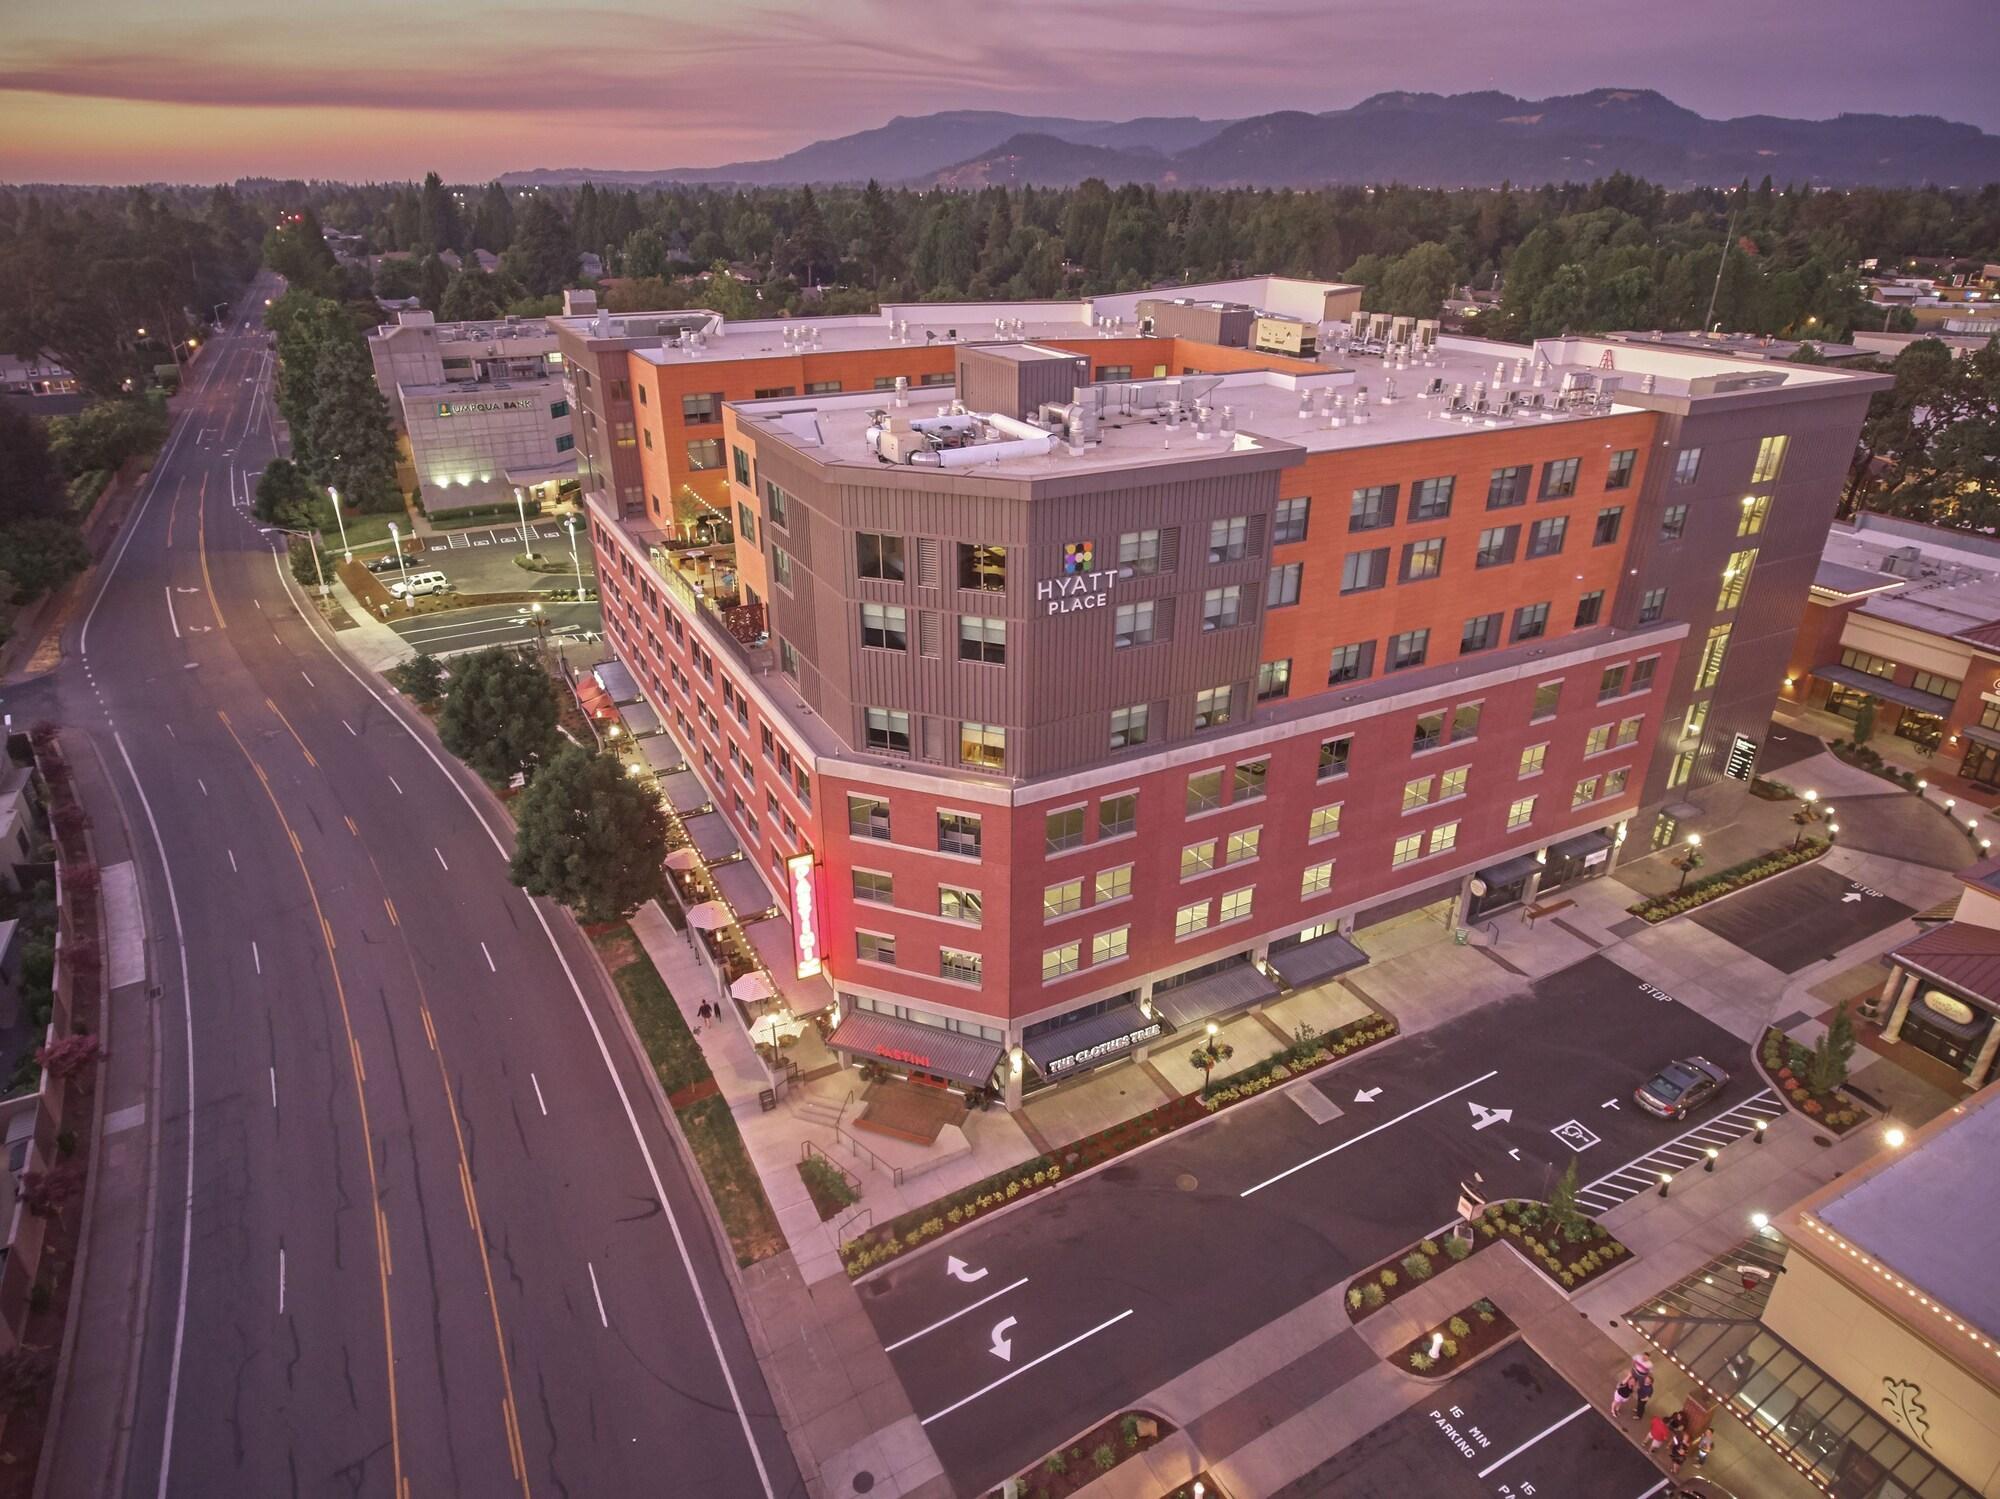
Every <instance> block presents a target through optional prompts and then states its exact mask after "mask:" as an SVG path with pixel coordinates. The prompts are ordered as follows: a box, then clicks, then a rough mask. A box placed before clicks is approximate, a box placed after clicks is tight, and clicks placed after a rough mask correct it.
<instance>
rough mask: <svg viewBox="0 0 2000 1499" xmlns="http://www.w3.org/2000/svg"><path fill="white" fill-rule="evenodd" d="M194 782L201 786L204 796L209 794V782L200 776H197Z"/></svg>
mask: <svg viewBox="0 0 2000 1499" xmlns="http://www.w3.org/2000/svg"><path fill="white" fill-rule="evenodd" d="M194 783H195V785H197V786H199V787H201V794H202V795H203V796H207V795H208V782H206V781H204V780H203V779H202V778H201V777H200V776H196V777H195V778H194Z"/></svg>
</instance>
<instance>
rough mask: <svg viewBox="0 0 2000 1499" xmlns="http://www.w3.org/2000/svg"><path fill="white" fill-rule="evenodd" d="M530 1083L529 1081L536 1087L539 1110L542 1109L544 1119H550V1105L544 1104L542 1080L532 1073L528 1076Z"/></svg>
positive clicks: (536, 1100)
mask: <svg viewBox="0 0 2000 1499" xmlns="http://www.w3.org/2000/svg"><path fill="white" fill-rule="evenodd" d="M528 1081H529V1082H531V1083H533V1084H534V1085H535V1106H536V1107H537V1108H539V1109H540V1110H541V1111H542V1117H543V1118H544V1119H546V1118H548V1117H549V1106H548V1104H547V1103H545V1102H543V1100H542V1084H541V1080H540V1079H539V1078H537V1077H536V1076H535V1074H534V1073H532V1072H531V1073H529V1074H528Z"/></svg>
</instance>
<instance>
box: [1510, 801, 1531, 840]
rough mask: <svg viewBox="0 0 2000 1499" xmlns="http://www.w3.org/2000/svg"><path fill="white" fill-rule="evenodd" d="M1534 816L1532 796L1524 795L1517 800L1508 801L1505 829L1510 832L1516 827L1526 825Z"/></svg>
mask: <svg viewBox="0 0 2000 1499" xmlns="http://www.w3.org/2000/svg"><path fill="white" fill-rule="evenodd" d="M1534 817H1535V799H1534V798H1533V797H1532V796H1524V797H1521V798H1520V799H1519V800H1518V801H1514V802H1510V803H1509V804H1508V806H1507V831H1508V832H1510V833H1511V832H1513V831H1514V829H1516V828H1524V827H1526V826H1527V825H1528V824H1529V823H1530V822H1532V821H1534Z"/></svg>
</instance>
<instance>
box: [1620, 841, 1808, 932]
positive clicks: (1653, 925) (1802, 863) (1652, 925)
mask: <svg viewBox="0 0 2000 1499" xmlns="http://www.w3.org/2000/svg"><path fill="white" fill-rule="evenodd" d="M1833 849H1834V845H1833V842H1832V840H1831V839H1827V840H1824V841H1820V848H1819V852H1818V853H1816V854H1814V855H1813V856H1812V857H1811V858H1810V859H1801V860H1799V862H1798V863H1796V864H1793V865H1791V866H1789V867H1788V868H1785V869H1780V870H1778V871H1777V872H1776V873H1775V874H1767V875H1765V876H1764V878H1763V879H1761V880H1752V881H1751V882H1750V883H1749V884H1747V885H1738V886H1737V887H1736V888H1735V889H1734V890H1725V891H1723V892H1722V894H1720V895H1718V896H1716V897H1715V898H1714V899H1713V900H1705V901H1703V902H1701V904H1700V905H1695V906H1689V907H1688V908H1687V909H1686V910H1685V911H1675V912H1674V913H1673V914H1672V915H1670V916H1662V917H1661V918H1660V919H1659V920H1658V921H1647V920H1646V918H1645V917H1643V916H1640V915H1639V913H1638V912H1637V911H1634V910H1632V909H1630V908H1629V907H1628V908H1627V909H1626V912H1625V914H1626V915H1627V916H1632V917H1637V919H1638V920H1640V921H1645V922H1646V930H1647V931H1658V930H1659V929H1660V928H1661V927H1663V926H1665V925H1666V924H1667V923H1668V922H1670V921H1677V920H1679V919H1680V918H1681V917H1683V916H1692V915H1694V913H1695V912H1697V911H1705V910H1707V909H1708V908H1709V907H1710V906H1719V905H1721V904H1722V902H1724V901H1726V900H1728V899H1729V898H1730V897H1731V896H1733V895H1743V894H1746V893H1748V892H1749V891H1752V890H1755V889H1757V888H1758V887H1759V886H1760V885H1768V884H1770V883H1771V881H1773V880H1781V879H1783V878H1784V877H1785V876H1786V875H1788V874H1796V873H1798V871H1800V870H1801V869H1808V868H1810V867H1812V866H1813V865H1815V864H1817V863H1819V861H1820V860H1822V859H1824V858H1825V857H1826V856H1827V855H1828V854H1830V853H1832V852H1833ZM1640 904H1641V905H1645V904H1646V902H1645V901H1641V902H1640ZM1633 935H1634V936H1637V935H1638V933H1636V932H1635V933H1633Z"/></svg>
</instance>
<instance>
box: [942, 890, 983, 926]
mask: <svg viewBox="0 0 2000 1499" xmlns="http://www.w3.org/2000/svg"><path fill="white" fill-rule="evenodd" d="M984 906H985V898H984V897H983V896H981V895H980V893H979V892H978V891H977V890H967V889H965V888H963V887H962V886H958V885H940V886H938V915H940V916H943V917H945V918H946V919H948V920H951V921H969V922H971V923H972V924H973V925H974V926H977V925H978V924H979V918H980V915H981V913H982V910H983V908H984Z"/></svg>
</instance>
